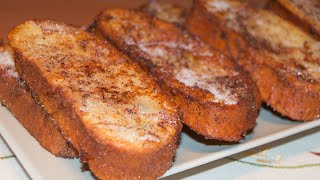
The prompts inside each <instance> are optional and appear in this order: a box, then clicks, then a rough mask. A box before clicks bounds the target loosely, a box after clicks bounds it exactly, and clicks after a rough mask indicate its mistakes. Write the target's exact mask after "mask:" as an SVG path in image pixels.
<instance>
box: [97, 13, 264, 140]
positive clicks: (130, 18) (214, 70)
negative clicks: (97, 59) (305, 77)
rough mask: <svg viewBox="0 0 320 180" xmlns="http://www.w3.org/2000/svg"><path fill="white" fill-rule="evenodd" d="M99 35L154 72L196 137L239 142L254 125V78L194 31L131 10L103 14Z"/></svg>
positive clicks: (100, 16) (99, 21) (255, 97)
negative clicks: (194, 33) (193, 34)
mask: <svg viewBox="0 0 320 180" xmlns="http://www.w3.org/2000/svg"><path fill="white" fill-rule="evenodd" d="M95 33H96V34H97V35H98V36H100V37H104V38H107V39H109V40H111V41H112V42H113V43H114V44H115V45H116V46H117V47H118V48H119V49H121V50H123V51H124V52H126V53H128V54H129V55H130V56H131V57H132V58H133V59H134V60H136V62H138V63H139V64H140V65H141V66H142V67H143V68H144V69H146V70H147V71H149V73H150V74H151V76H152V77H153V78H154V79H156V80H157V81H158V83H159V84H160V85H161V87H162V88H163V89H164V90H166V92H167V93H168V94H169V95H170V96H171V98H172V99H174V102H176V103H177V104H178V106H179V107H180V108H181V109H182V111H183V113H184V115H183V121H184V123H185V124H186V125H188V126H189V127H190V128H191V129H193V130H195V131H196V132H197V133H199V134H201V135H203V136H205V137H206V138H211V139H219V140H225V141H239V140H240V139H241V138H242V137H243V136H244V135H245V133H246V131H248V130H250V129H252V128H253V127H254V125H255V119H256V117H257V110H258V108H259V106H260V100H259V98H260V95H259V92H258V90H257V88H256V86H255V85H254V83H253V82H252V80H251V78H250V77H249V76H248V75H247V74H246V73H244V72H243V71H242V70H241V68H238V67H237V66H236V65H235V64H234V63H233V62H232V61H230V60H229V59H227V58H226V57H224V56H223V55H222V54H220V53H218V52H216V51H214V50H213V49H211V48H210V47H209V46H207V45H205V44H204V43H202V42H201V41H199V40H198V39H196V38H195V37H193V36H192V35H190V34H189V33H187V32H185V31H183V30H181V29H179V28H177V27H176V26H174V25H173V24H170V23H167V22H164V21H161V20H158V19H155V18H151V17H150V16H148V15H146V14H144V13H141V12H135V11H127V10H109V11H105V12H103V13H101V14H100V15H99V16H98V17H97V20H96V28H95ZM209 79H210V80H209ZM215 88H217V89H215Z"/></svg>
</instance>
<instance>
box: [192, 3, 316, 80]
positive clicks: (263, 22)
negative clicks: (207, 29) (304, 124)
mask: <svg viewBox="0 0 320 180" xmlns="http://www.w3.org/2000/svg"><path fill="white" fill-rule="evenodd" d="M198 2H199V3H202V5H203V6H204V7H205V8H206V9H207V11H208V12H210V13H211V14H212V15H213V16H215V17H216V18H219V19H220V20H221V22H223V23H224V24H225V25H226V26H227V27H228V28H231V29H233V30H234V31H236V32H238V33H240V34H241V35H243V37H245V38H246V39H247V40H248V42H251V43H252V45H253V46H260V47H261V49H267V51H268V54H269V55H271V56H272V58H273V59H274V60H276V61H278V62H279V63H281V64H284V65H285V66H286V67H287V68H288V69H289V72H291V73H294V74H297V75H298V76H300V77H303V78H304V79H308V80H310V81H311V82H320V81H319V77H320V56H319V55H320V54H319V53H318V50H319V43H320V42H317V41H316V40H315V39H313V38H312V37H311V36H310V35H308V34H307V33H305V32H304V31H302V30H301V29H299V28H298V27H296V26H295V25H294V24H292V23H291V22H288V21H286V20H285V19H283V18H281V17H279V16H277V15H275V14H273V13H272V12H269V11H267V10H263V9H254V8H251V7H250V6H249V5H248V4H246V3H241V2H239V1H235V0H199V1H198Z"/></svg>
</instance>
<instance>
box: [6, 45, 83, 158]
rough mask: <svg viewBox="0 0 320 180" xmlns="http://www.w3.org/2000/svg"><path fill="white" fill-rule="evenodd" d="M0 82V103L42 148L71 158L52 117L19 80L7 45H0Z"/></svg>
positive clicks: (68, 147) (71, 154)
mask: <svg viewBox="0 0 320 180" xmlns="http://www.w3.org/2000/svg"><path fill="white" fill-rule="evenodd" d="M0 84H1V86H0V102H1V104H3V105H4V106H6V107H7V108H8V110H10V111H11V113H12V114H13V115H14V116H15V117H16V118H17V120H18V121H19V122H20V123H21V124H22V125H23V127H24V128H26V129H27V131H28V132H29V133H30V134H31V135H32V136H33V137H34V138H36V140H37V141H38V142H39V144H40V145H41V146H42V147H43V148H44V149H46V150H47V151H49V152H50V153H51V154H53V155H55V156H58V157H65V158H74V157H76V156H77V155H78V153H77V151H76V150H75V149H74V148H73V147H72V145H71V144H70V143H69V142H68V141H67V140H66V139H65V138H64V136H63V134H62V133H61V132H60V128H59V127H58V125H57V124H56V123H55V121H54V120H53V119H52V117H51V116H50V115H49V114H48V113H47V112H46V111H45V110H44V109H43V107H41V105H40V104H39V103H38V102H37V101H36V100H35V99H34V98H33V97H32V93H31V92H30V90H29V88H28V87H27V86H26V84H25V83H24V82H23V81H21V80H20V77H19V74H18V72H17V71H16V68H15V66H14V52H13V51H12V49H11V48H10V47H9V46H8V45H0Z"/></svg>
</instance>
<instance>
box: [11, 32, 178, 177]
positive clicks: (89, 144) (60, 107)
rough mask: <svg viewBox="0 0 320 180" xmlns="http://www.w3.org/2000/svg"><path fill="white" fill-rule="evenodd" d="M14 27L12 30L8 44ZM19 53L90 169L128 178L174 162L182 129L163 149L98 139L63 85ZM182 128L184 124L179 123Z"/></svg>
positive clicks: (156, 172) (22, 70) (25, 73)
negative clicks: (131, 146)
mask: <svg viewBox="0 0 320 180" xmlns="http://www.w3.org/2000/svg"><path fill="white" fill-rule="evenodd" d="M14 33H15V32H14V31H11V33H10V34H9V44H10V42H11V41H10V39H11V36H13V35H14ZM13 49H14V50H15V52H16V54H17V58H16V67H17V71H18V73H19V74H20V75H21V77H22V79H24V80H26V82H27V83H28V85H30V86H29V87H31V91H32V92H33V93H34V94H35V95H36V96H37V97H39V100H40V101H41V102H42V104H43V105H44V107H45V108H46V109H47V110H48V112H52V113H51V115H52V116H53V118H54V119H56V120H57V122H58V124H59V126H60V127H61V129H62V130H63V132H64V133H65V136H66V137H67V138H68V139H69V140H70V142H71V143H72V144H73V145H74V147H75V149H77V150H78V152H79V154H80V160H81V161H82V162H87V163H88V164H89V168H90V169H91V171H92V172H93V173H94V174H95V175H96V176H97V177H98V178H101V179H126V178H142V177H143V178H150V179H156V178H157V177H160V176H161V175H162V174H163V173H164V172H165V171H166V170H167V169H169V168H170V167H171V165H172V160H173V157H174V155H175V150H176V148H177V143H178V139H179V138H178V137H179V132H180V131H179V130H177V131H176V135H175V136H174V137H173V138H172V140H171V141H170V142H167V144H166V145H164V146H162V147H161V149H157V150H156V151H155V150H154V151H151V152H143V151H141V152H132V151H128V150H127V149H124V148H122V149H120V148H117V147H115V146H112V145H105V144H101V143H99V142H98V141H97V140H96V139H94V138H93V137H92V136H91V135H90V134H89V133H88V131H87V129H86V128H85V126H84V125H83V124H82V122H81V121H80V120H79V119H80V117H78V116H77V115H76V113H75V112H74V111H73V109H72V102H71V101H70V100H69V99H67V98H65V97H64V95H63V93H62V92H61V90H60V89H55V88H53V87H52V85H51V84H50V83H49V82H48V81H47V80H46V79H45V78H44V77H43V76H42V74H41V72H40V71H39V68H38V67H37V64H34V63H32V62H29V61H28V60H26V59H25V58H24V57H23V56H22V53H21V52H19V51H18V50H17V49H16V48H15V47H13ZM180 128H181V127H180Z"/></svg>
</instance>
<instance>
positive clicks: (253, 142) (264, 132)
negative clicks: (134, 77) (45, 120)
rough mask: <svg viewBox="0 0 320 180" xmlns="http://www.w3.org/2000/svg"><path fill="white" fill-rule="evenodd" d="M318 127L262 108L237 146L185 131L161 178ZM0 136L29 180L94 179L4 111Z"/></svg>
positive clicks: (0, 111)
mask: <svg viewBox="0 0 320 180" xmlns="http://www.w3.org/2000/svg"><path fill="white" fill-rule="evenodd" d="M317 126H320V119H318V120H315V121H312V122H294V121H290V120H288V119H285V118H281V117H280V116H278V115H276V114H274V113H273V112H272V111H269V110H266V109H265V108H262V109H261V110H260V115H259V117H258V120H257V125H256V127H255V129H254V131H253V132H251V133H250V134H249V135H248V136H246V138H245V139H243V140H242V141H241V142H240V143H237V144H229V143H222V142H217V141H212V140H206V139H204V138H202V137H201V136H198V135H196V134H195V133H193V132H192V131H190V130H188V129H186V128H185V129H184V131H183V132H182V134H181V141H180V145H179V148H178V150H177V153H176V157H175V161H174V164H173V166H172V167H171V168H170V169H169V170H168V171H167V172H166V173H165V174H164V175H163V177H166V176H169V175H172V174H176V173H178V172H182V171H184V170H188V169H191V168H193V167H197V166H200V165H202V164H206V163H209V162H212V161H215V160H218V159H221V158H224V157H227V156H230V155H233V154H236V153H239V152H242V151H245V150H248V149H251V148H254V147H257V146H261V145H263V144H266V143H269V142H272V141H276V140H279V139H282V138H284V137H288V136H290V135H294V134H297V133H299V132H302V131H305V130H308V129H312V128H314V127H317ZM0 133H1V134H2V136H3V137H4V139H5V140H6V142H7V143H8V145H9V146H10V147H11V149H12V151H13V152H14V154H15V155H16V157H17V158H18V159H19V161H20V163H21V164H22V166H23V167H24V169H25V170H26V172H27V173H28V175H29V176H30V177H31V178H32V179H60V178H61V179H94V177H93V176H92V174H91V173H90V172H89V171H84V170H83V167H82V165H81V163H80V162H79V160H78V159H64V158H57V157H55V156H53V155H51V154H50V153H49V152H47V151H46V150H44V149H43V148H42V147H41V146H40V145H39V143H38V142H37V141H36V140H35V139H34V138H33V137H32V136H31V135H30V134H29V133H28V132H27V131H26V130H25V129H24V128H23V126H22V125H21V124H20V123H19V122H18V121H17V120H16V119H15V118H14V117H13V116H12V114H11V113H10V112H9V111H8V110H7V109H6V108H5V107H0Z"/></svg>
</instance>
